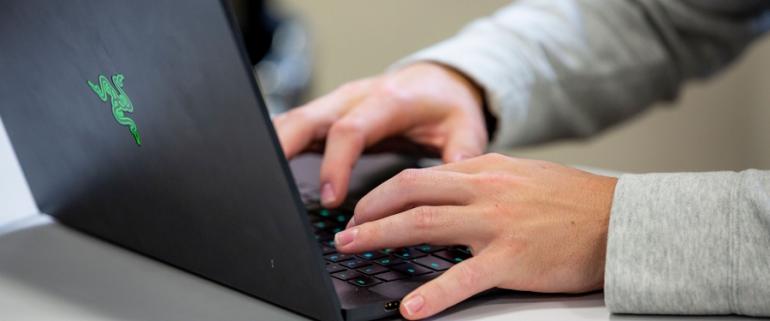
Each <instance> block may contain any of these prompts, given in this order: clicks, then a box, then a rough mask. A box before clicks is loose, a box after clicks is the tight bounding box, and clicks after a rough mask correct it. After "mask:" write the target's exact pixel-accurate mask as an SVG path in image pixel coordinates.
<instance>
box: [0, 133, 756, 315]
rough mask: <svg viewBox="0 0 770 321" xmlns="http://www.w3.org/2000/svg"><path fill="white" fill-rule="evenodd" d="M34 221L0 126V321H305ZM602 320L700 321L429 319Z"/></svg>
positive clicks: (539, 304) (578, 311)
mask: <svg viewBox="0 0 770 321" xmlns="http://www.w3.org/2000/svg"><path fill="white" fill-rule="evenodd" d="M37 212H38V211H37V209H36V207H35V205H34V202H33V200H32V197H31V195H30V193H29V189H28V188H27V185H26V182H25V180H24V178H23V175H22V174H21V171H20V168H19V166H18V163H17V161H16V159H15V155H14V154H13V151H12V149H11V147H10V144H9V142H8V139H7V137H6V134H5V130H4V128H3V126H2V121H1V120H0V320H82V321H87V320H168V321H172V320H184V321H189V320H270V321H281V320H305V319H304V318H302V317H300V316H297V315H295V314H293V313H291V312H289V311H286V310H283V309H281V308H277V307H275V306H272V305H270V304H267V303H264V302H262V301H260V300H258V299H254V298H252V297H249V296H246V295H243V294H241V293H238V292H235V291H233V290H230V289H227V288H225V287H222V286H219V285H217V284H214V283H212V282H209V281H206V280H203V279H201V278H198V277H196V276H193V275H190V274H188V273H185V272H182V271H179V270H177V269H174V268H172V267H169V266H167V265H164V264H162V263H159V262H156V261H154V260H151V259H148V258H145V257H143V256H140V255H137V254H134V253H132V252H130V251H127V250H124V249H122V248H118V247H115V246H113V245H110V244H107V243H105V242H102V241H99V240H95V239H93V238H90V237H88V236H85V235H82V234H80V233H78V232H75V231H72V230H70V229H68V228H65V227H63V226H62V225H60V224H57V223H56V222H53V221H52V220H51V219H49V218H48V217H46V216H44V215H39V214H36V213H37ZM609 319H612V320H625V319H628V320H680V319H692V320H695V319H698V320H700V319H704V317H672V316H657V317H656V316H620V315H610V314H609V313H608V311H607V309H606V308H605V307H604V300H603V297H602V294H601V293H594V294H588V295H579V296H560V295H531V294H518V293H509V294H502V295H495V296H492V297H487V298H478V299H474V300H472V301H470V302H466V303H464V304H461V305H459V306H457V307H455V308H453V309H451V310H450V311H448V312H446V313H443V314H441V315H440V316H438V317H437V318H434V320H446V321H448V320H485V321H502V320H609ZM714 319H718V320H737V319H742V318H739V317H721V318H714Z"/></svg>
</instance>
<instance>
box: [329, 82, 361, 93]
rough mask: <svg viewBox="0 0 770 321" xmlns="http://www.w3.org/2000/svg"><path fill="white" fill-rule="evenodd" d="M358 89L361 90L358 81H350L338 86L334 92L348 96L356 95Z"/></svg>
mask: <svg viewBox="0 0 770 321" xmlns="http://www.w3.org/2000/svg"><path fill="white" fill-rule="evenodd" d="M360 88H361V82H360V81H352V82H348V83H344V84H342V85H340V86H339V87H337V89H336V90H335V91H336V92H338V93H340V94H342V95H344V96H348V95H354V94H356V93H358V91H359V90H360Z"/></svg>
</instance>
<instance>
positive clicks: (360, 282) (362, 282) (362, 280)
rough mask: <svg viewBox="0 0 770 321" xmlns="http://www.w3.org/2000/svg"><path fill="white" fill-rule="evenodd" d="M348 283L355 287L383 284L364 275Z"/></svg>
mask: <svg viewBox="0 0 770 321" xmlns="http://www.w3.org/2000/svg"><path fill="white" fill-rule="evenodd" d="M348 282H349V283H350V284H353V285H355V286H372V285H375V284H379V283H382V282H380V280H377V279H375V278H372V277H368V276H365V275H362V276H359V277H356V278H354V279H351V280H349V281H348Z"/></svg>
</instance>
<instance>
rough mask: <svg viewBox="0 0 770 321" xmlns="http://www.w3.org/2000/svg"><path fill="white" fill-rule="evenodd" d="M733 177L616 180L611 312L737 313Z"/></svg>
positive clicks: (608, 274) (608, 279)
mask: <svg viewBox="0 0 770 321" xmlns="http://www.w3.org/2000/svg"><path fill="white" fill-rule="evenodd" d="M739 180H740V179H739V174H738V173H733V172H716V173H677V174H645V175H623V176H621V178H620V180H619V182H618V185H617V188H616V190H615V196H614V200H613V206H612V212H611V217H610V226H609V234H608V241H607V260H606V266H605V284H604V293H605V302H606V304H607V307H608V308H609V310H610V311H611V312H613V313H645V314H647V313H653V314H729V313H733V312H734V311H735V309H734V305H735V298H734V297H733V296H732V293H733V289H734V282H735V280H734V279H733V275H734V271H733V268H734V266H733V264H734V256H733V255H734V252H735V246H736V244H735V241H734V237H733V234H734V233H733V232H734V231H735V224H736V223H735V216H736V215H738V214H737V212H736V210H735V208H734V206H735V203H736V202H735V201H734V199H735V197H736V196H735V194H736V191H737V189H738V186H739V184H740V182H739Z"/></svg>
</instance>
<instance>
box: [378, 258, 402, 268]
mask: <svg viewBox="0 0 770 321" xmlns="http://www.w3.org/2000/svg"><path fill="white" fill-rule="evenodd" d="M403 262H404V261H403V260H401V259H399V258H396V257H383V258H381V259H377V260H374V263H377V264H379V265H382V266H391V265H394V264H399V263H403Z"/></svg>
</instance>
